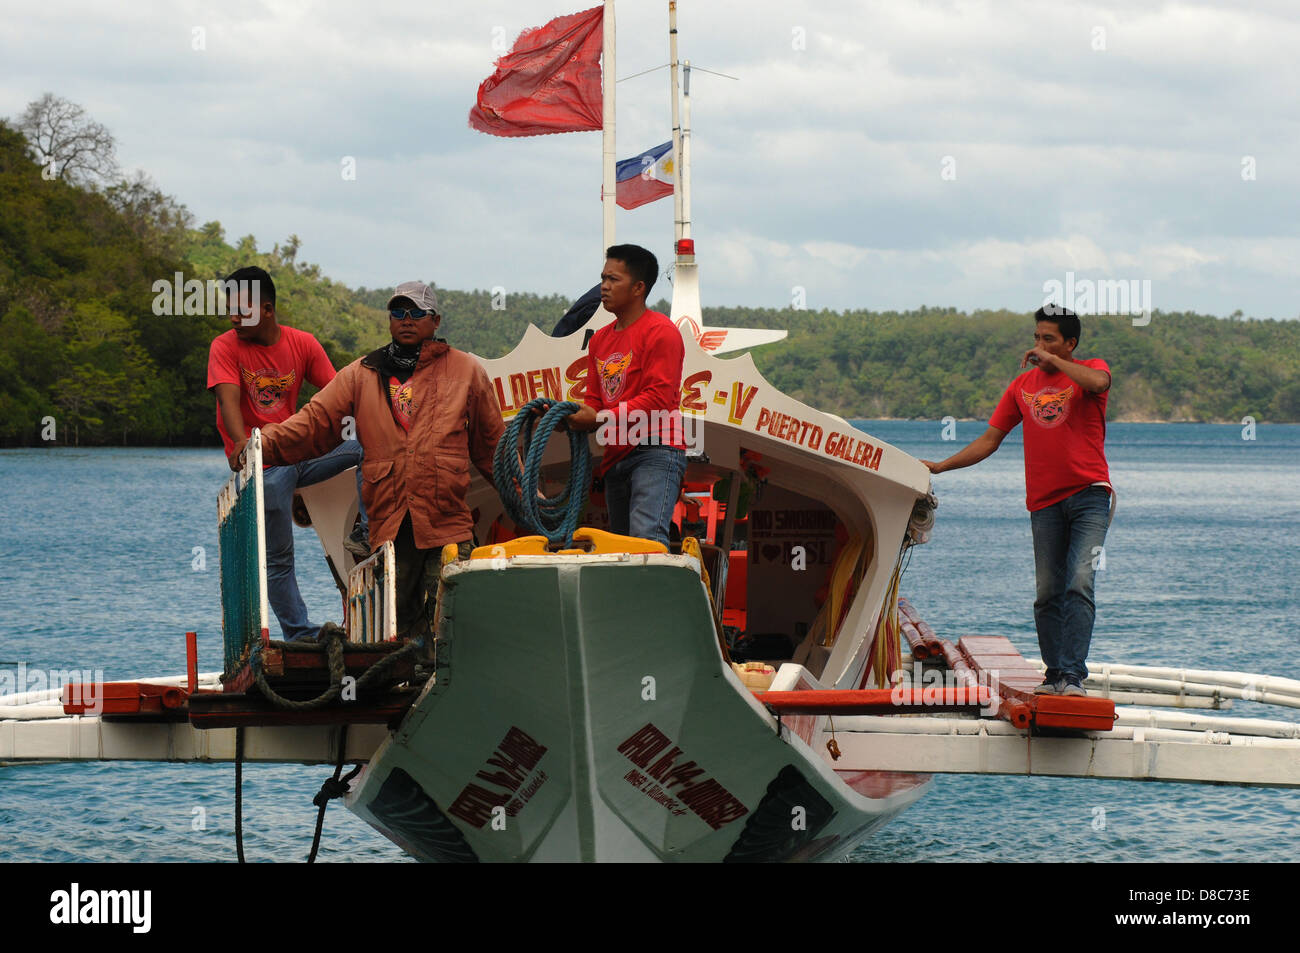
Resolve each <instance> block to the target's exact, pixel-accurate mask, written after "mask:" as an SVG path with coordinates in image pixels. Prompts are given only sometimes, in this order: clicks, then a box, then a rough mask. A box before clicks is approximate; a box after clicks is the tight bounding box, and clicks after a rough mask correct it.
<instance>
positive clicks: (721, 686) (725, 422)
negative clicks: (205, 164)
mask: <svg viewBox="0 0 1300 953" xmlns="http://www.w3.org/2000/svg"><path fill="white" fill-rule="evenodd" d="M607 8H608V5H607ZM674 8H675V5H672V4H670V10H673V9H674ZM674 15H675V14H674ZM609 31H610V32H611V33H612V16H611V20H610V24H609ZM607 35H608V34H607ZM672 37H673V43H674V44H675V37H676V32H675V23H674V29H673V32H672ZM607 51H608V53H609V54H610V56H611V58H612V48H611V47H609V46H607ZM676 66H677V58H676V50H675V46H674V48H673V52H672V67H673V77H674V84H673V86H674V124H675V126H676V118H677V114H676V106H677V100H676ZM607 69H608V70H611V71H612V66H610V65H609V64H608V63H607ZM685 102H686V103H687V104H689V98H687V99H686V100H685ZM611 108H612V107H611ZM611 125H612V124H611ZM675 132H677V131H676V130H675ZM674 142H675V152H674V155H675V156H676V157H680V158H681V160H682V162H681V166H680V167H681V170H682V175H681V179H680V182H679V188H678V190H677V191H678V202H679V213H678V215H677V216H676V221H677V231H676V244H675V252H676V255H675V270H674V276H673V300H672V315H671V317H672V319H673V320H674V322H675V323H676V324H677V326H678V328H679V329H680V330H681V332H682V336H683V338H684V340H685V345H686V360H685V367H684V371H683V382H682V393H681V403H680V410H681V413H682V415H683V418H684V419H685V420H686V421H687V422H688V424H689V426H690V430H689V431H688V433H689V435H690V437H691V440H690V442H691V444H692V450H693V452H692V453H691V455H690V457H689V464H688V468H687V474H686V486H685V489H684V499H685V501H686V502H684V503H683V504H681V505H679V507H678V513H677V519H678V525H679V526H680V528H681V530H682V535H683V537H684V538H683V541H682V543H681V544H674V546H673V547H672V549H671V550H670V549H668V548H667V547H664V546H662V545H660V544H658V543H654V542H651V541H648V540H644V539H636V538H629V537H622V536H615V535H613V534H611V533H609V532H608V518H607V515H606V512H605V509H604V506H603V501H602V500H601V499H600V498H599V497H598V496H593V497H591V499H590V501H589V503H588V504H587V506H586V508H585V511H584V512H583V515H582V520H581V522H582V524H583V528H581V529H579V530H578V531H577V532H576V533H574V534H573V537H572V539H571V540H568V541H566V543H565V544H564V545H562V546H561V547H559V548H557V547H555V546H552V545H549V544H548V543H547V540H546V539H545V538H544V537H540V536H530V535H526V534H525V532H524V531H523V530H521V528H520V527H519V526H517V525H515V523H514V521H512V520H511V519H510V518H509V516H508V515H507V512H506V508H505V506H504V505H503V503H502V500H501V498H500V497H499V496H498V495H497V493H496V491H495V490H494V489H493V487H492V486H491V485H490V484H488V483H487V481H485V480H483V479H482V478H481V477H480V476H479V475H478V474H476V473H475V474H471V483H470V489H469V496H468V502H469V505H470V506H471V508H472V509H473V510H474V512H475V514H476V516H475V518H476V536H477V538H478V539H479V540H481V541H483V542H484V545H483V546H480V547H479V548H478V549H476V550H475V551H474V552H473V553H472V555H471V557H470V558H468V559H464V560H461V559H458V558H456V555H457V554H456V552H455V547H451V548H450V550H449V551H448V552H446V553H445V554H444V558H443V563H444V564H443V568H442V573H441V579H440V583H439V588H438V593H437V614H436V618H437V630H436V633H434V638H433V639H432V644H429V645H417V644H415V643H408V644H406V645H400V644H399V643H398V642H397V641H396V630H395V620H394V613H393V595H392V577H393V572H392V567H393V554H392V547H391V545H388V546H385V547H384V549H383V550H381V551H380V552H378V553H376V554H375V555H374V556H372V557H371V558H370V559H368V560H366V561H365V562H363V563H361V564H359V565H358V564H356V563H354V561H353V559H352V556H351V555H350V554H349V553H347V552H346V551H345V550H344V548H343V546H342V540H343V539H344V538H345V536H346V535H347V534H348V531H349V530H350V529H351V527H352V524H353V520H354V518H355V515H356V509H357V504H356V498H355V480H354V475H353V474H352V473H351V472H347V473H343V474H340V475H338V476H337V477H335V478H334V479H332V480H330V481H327V482H325V483H322V484H318V485H316V486H313V487H309V488H305V489H303V490H301V491H300V493H301V496H302V499H303V502H304V504H305V508H306V511H307V513H308V515H309V519H310V524H311V525H312V526H313V527H314V528H315V530H316V531H317V533H318V535H319V536H320V539H321V544H322V546H323V548H324V550H325V556H326V559H327V561H328V563H329V565H330V568H331V571H332V572H333V574H334V577H335V580H336V582H337V583H338V585H339V589H340V592H341V594H342V596H343V603H344V618H345V623H344V628H343V629H342V630H339V629H338V628H337V627H333V626H327V627H326V630H324V631H323V633H322V638H321V640H320V641H319V642H317V643H307V644H303V643H283V642H279V641H274V640H272V639H270V637H269V629H268V619H267V600H266V564H265V535H264V529H263V523H262V506H261V460H260V456H261V453H260V442H259V439H258V437H257V436H256V434H255V436H254V438H253V440H252V441H250V444H249V460H248V463H247V466H246V467H245V469H244V470H243V471H242V472H241V473H239V474H235V475H234V476H233V477H232V478H231V480H230V481H229V483H228V484H227V485H226V486H225V487H223V488H222V490H221V492H220V494H219V501H218V517H219V524H220V535H221V571H222V609H223V629H224V644H225V659H224V668H223V671H222V672H221V673H206V674H200V673H199V671H198V664H197V659H196V653H195V647H194V646H195V639H194V637H193V634H192V633H191V634H190V637H189V640H188V655H189V658H188V671H187V673H186V674H185V675H183V676H178V677H174V678H164V679H143V680H139V681H135V682H124V683H112V684H109V685H99V686H78V685H70V686H65V687H64V688H62V689H61V690H58V689H56V690H51V691H46V692H28V693H26V694H22V695H12V696H8V697H0V761H8V762H21V761H77V760H91V761H94V760H102V761H111V760H137V761H204V762H214V761H235V762H236V763H240V762H244V761H248V762H288V763H298V764H334V765H335V773H334V777H333V779H331V781H329V782H327V784H326V790H324V791H323V792H322V796H321V797H319V798H318V799H317V802H318V803H320V804H321V805H322V808H321V809H322V811H323V810H324V807H323V805H324V803H325V801H326V799H327V798H328V797H329V796H332V795H343V796H344V802H345V804H346V805H347V806H348V807H349V808H350V809H351V810H353V811H354V812H356V813H357V814H359V815H360V816H361V817H363V818H365V819H366V820H367V821H368V822H369V823H370V824H372V825H373V826H374V827H375V828H376V829H377V830H379V831H380V832H381V833H383V834H384V835H385V836H386V837H388V838H390V839H391V840H392V841H394V842H395V843H396V844H398V845H399V846H401V847H402V848H403V849H404V850H405V851H407V852H408V853H409V854H411V855H412V856H414V857H417V858H419V859H421V860H429V861H446V862H458V861H471V862H472V861H489V860H491V861H607V860H615V861H761V860H837V859H840V858H842V857H844V856H845V855H847V854H848V853H849V852H850V851H852V850H853V848H854V847H856V846H857V845H858V844H860V843H861V842H862V841H863V840H864V839H866V838H867V837H868V836H869V835H870V834H871V832H872V831H873V830H875V829H876V828H878V827H879V826H881V825H882V824H885V823H886V822H888V821H889V820H890V818H892V817H894V816H895V815H897V814H898V813H899V812H901V811H903V810H905V809H906V808H907V807H908V806H909V805H911V804H912V803H914V802H915V801H916V800H917V799H918V798H920V797H921V796H923V794H924V793H925V790H926V787H927V785H928V784H929V782H930V779H931V777H932V776H933V775H935V774H942V773H954V774H1014V775H1048V776H1058V777H1078V778H1113V779H1131V780H1163V781H1186V782H1203V783H1228V784H1243V785H1266V786H1276V787H1300V725H1298V724H1295V723H1292V722H1283V721H1271V720H1262V719H1252V718H1227V717H1223V716H1221V715H1218V714H1209V713H1206V712H1205V711H1204V709H1225V708H1228V707H1230V706H1231V705H1232V703H1233V701H1235V700H1243V701H1254V702H1259V703H1264V704H1271V705H1283V706H1289V707H1300V681H1297V680H1294V679H1286V678H1270V677H1266V676H1262V675H1252V674H1246V673H1237V672H1217V671H1189V670H1181V669H1151V668H1142V667H1138V666H1122V665H1118V664H1100V665H1097V671H1096V672H1095V673H1094V674H1093V676H1092V677H1091V678H1090V679H1089V680H1088V682H1087V688H1088V690H1089V695H1088V696H1087V697H1055V696H1045V697H1044V696H1034V695H1033V694H1032V688H1033V686H1034V685H1036V684H1037V683H1038V682H1039V681H1041V678H1042V675H1041V671H1042V666H1041V664H1040V663H1038V662H1037V661H1035V660H1030V659H1025V658H1023V657H1022V656H1021V655H1020V654H1019V653H1018V652H1017V651H1016V649H1015V648H1014V647H1013V646H1012V644H1011V643H1010V641H1009V640H1007V639H1006V638H1004V637H1001V636H997V635H963V636H961V637H958V638H956V639H955V640H950V639H947V638H944V637H941V636H939V635H937V634H936V633H935V632H934V631H933V630H932V629H931V628H930V627H929V626H928V625H927V624H926V623H925V621H924V620H923V619H922V618H921V616H920V614H919V612H918V611H917V609H916V608H914V607H913V606H912V605H911V604H910V603H909V602H908V600H906V599H902V598H900V597H899V587H900V579H901V576H902V572H903V569H904V567H905V565H906V563H907V559H908V556H909V550H910V548H911V547H912V546H914V545H917V544H920V543H923V542H925V540H926V539H927V538H928V535H929V532H930V528H931V525H932V522H933V517H934V509H935V505H936V501H935V498H934V497H933V495H932V494H931V491H930V474H929V471H928V470H927V469H926V467H925V466H924V465H923V464H922V463H921V462H920V461H919V460H917V459H915V458H913V457H912V456H910V455H908V454H907V453H905V452H903V451H901V450H899V449H898V448H896V447H893V446H890V445H889V444H887V443H885V442H883V441H881V440H879V439H877V438H875V437H873V436H871V435H870V434H867V433H864V432H862V431H860V430H858V429H857V428H855V427H853V426H851V425H850V424H849V423H848V422H847V421H845V420H843V419H842V418H840V417H837V416H835V415H833V414H829V413H825V412H822V411H819V410H817V409H815V408H813V407H809V406H807V405H805V404H802V403H800V402H798V401H796V400H794V399H792V398H790V397H788V396H787V395H785V394H782V393H781V392H780V391H778V390H777V389H776V388H775V387H773V386H772V385H771V384H770V383H769V382H768V381H766V380H765V379H764V378H763V377H762V375H761V374H760V373H759V372H758V370H757V369H756V368H755V366H754V363H753V360H752V359H751V357H750V356H749V355H748V354H747V353H745V354H741V355H740V356H733V357H730V358H724V357H722V355H724V354H728V353H731V352H735V351H737V350H741V349H745V348H752V347H755V346H759V345H762V344H764V343H767V342H769V341H772V340H779V339H780V338H781V337H784V333H785V332H783V331H761V330H753V329H736V328H730V329H729V328H708V327H705V326H704V324H703V320H702V316H701V310H700V305H699V301H700V299H699V281H698V271H697V266H696V261H695V254H694V251H695V249H694V243H693V241H692V239H691V235H690V214H689V195H688V193H687V192H686V183H687V181H688V170H689V109H687V112H686V122H685V124H684V126H683V127H682V128H681V130H680V132H679V133H677V134H675V136H674ZM610 151H611V152H612V150H610ZM607 167H608V164H607ZM610 182H611V180H609V179H607V186H609V185H610ZM607 191H612V189H607ZM606 205H607V218H606V222H607V228H608V225H609V223H610V222H612V212H611V211H609V209H610V206H609V203H608V201H607V203H606ZM606 235H607V238H608V237H609V235H610V232H609V231H607V233H606ZM610 243H612V242H609V241H607V242H606V244H610ZM609 320H612V315H609V314H607V313H605V312H603V311H602V312H598V314H597V316H596V317H595V318H594V319H593V320H592V322H591V325H590V327H591V328H592V329H594V328H596V327H598V326H599V325H600V324H601V323H602V322H604V321H609ZM588 337H589V332H587V333H575V334H572V335H569V336H568V337H563V338H552V337H548V336H547V335H545V334H543V333H542V332H540V331H539V330H538V329H537V328H535V327H529V328H528V330H527V332H526V333H525V334H524V337H523V339H522V341H521V342H520V343H519V345H518V346H517V347H516V348H515V349H514V351H512V352H511V353H510V354H509V355H507V356H505V357H503V358H500V359H497V360H483V361H482V363H483V364H484V366H485V367H486V369H487V371H488V374H489V376H490V377H491V379H492V380H493V382H494V384H495V387H496V391H497V396H498V398H499V401H500V404H501V408H502V412H503V416H504V417H505V418H506V419H508V420H509V419H511V418H513V417H514V416H515V414H517V413H519V411H520V410H521V408H523V407H524V406H525V405H527V404H528V403H529V402H530V401H533V400H535V399H537V398H539V397H544V398H549V399H551V400H555V401H563V400H576V401H580V400H581V399H582V395H583V393H584V391H585V387H586V380H585V374H586V354H585V346H586V342H587V339H588ZM593 439H594V438H593ZM597 449H598V448H597ZM539 466H540V478H541V480H542V481H543V484H544V485H545V486H546V487H547V491H548V492H552V491H554V490H556V488H558V487H560V486H561V485H563V484H564V483H565V482H566V480H567V479H568V475H569V466H570V462H569V454H568V453H567V452H566V448H565V447H564V446H562V445H560V442H559V441H555V442H553V443H551V444H548V445H547V446H546V449H545V452H544V454H543V455H542V456H541V458H540V464H539ZM1137 705H1142V706H1155V707H1156V708H1165V709H1169V708H1174V709H1183V710H1180V711H1158V710H1154V709H1153V708H1150V707H1142V708H1139V707H1134V706H1137ZM1188 709H1191V710H1190V711H1189V710H1188ZM345 764H352V765H355V766H358V768H359V770H356V769H354V772H353V773H352V774H350V775H349V776H348V777H346V778H341V777H340V774H341V770H342V767H343V766H344V765H345ZM318 833H319V829H318ZM313 854H314V850H313Z"/></svg>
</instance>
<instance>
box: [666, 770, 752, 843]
mask: <svg viewBox="0 0 1300 953" xmlns="http://www.w3.org/2000/svg"><path fill="white" fill-rule="evenodd" d="M678 797H679V798H680V799H681V802H682V803H683V804H685V805H686V806H687V807H689V808H690V809H691V810H692V811H693V812H695V814H696V815H698V816H699V818H700V820H702V821H704V823H706V824H708V825H709V826H710V827H712V828H713V829H714V830H717V829H718V828H720V827H721V826H722V825H723V824H727V823H729V822H731V821H734V820H735V819H736V818H738V817H743V816H744V815H746V814H748V813H749V808H747V807H745V805H743V804H741V803H740V802H739V801H737V800H736V799H735V798H734V797H733V796H732V794H731V792H730V791H728V790H727V789H726V788H724V787H723V786H722V785H721V784H719V783H718V782H717V781H714V780H713V779H712V778H710V779H709V780H707V781H702V782H701V783H699V784H695V785H692V786H691V787H689V788H687V789H685V790H683V791H682V792H681V793H680V794H679V795H678Z"/></svg>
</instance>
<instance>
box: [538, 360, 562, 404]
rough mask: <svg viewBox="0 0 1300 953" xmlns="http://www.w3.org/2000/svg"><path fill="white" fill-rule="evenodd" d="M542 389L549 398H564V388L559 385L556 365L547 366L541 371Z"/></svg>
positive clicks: (558, 370)
mask: <svg viewBox="0 0 1300 953" xmlns="http://www.w3.org/2000/svg"><path fill="white" fill-rule="evenodd" d="M542 390H543V391H544V392H545V394H546V396H547V397H549V398H551V400H564V388H563V387H561V386H560V369H559V368H558V367H548V368H546V369H544V370H543V371H542Z"/></svg>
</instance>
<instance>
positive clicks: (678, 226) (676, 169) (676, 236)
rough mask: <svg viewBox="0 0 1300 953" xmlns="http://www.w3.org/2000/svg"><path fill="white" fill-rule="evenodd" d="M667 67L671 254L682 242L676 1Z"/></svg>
mask: <svg viewBox="0 0 1300 953" xmlns="http://www.w3.org/2000/svg"><path fill="white" fill-rule="evenodd" d="M668 66H669V70H668V72H669V81H668V82H669V86H670V92H671V100H672V104H673V254H674V255H676V253H677V243H678V242H679V241H681V240H682V238H683V235H682V186H681V177H682V124H681V119H680V118H679V116H678V111H677V110H678V106H677V102H678V97H679V95H680V93H679V92H678V84H677V0H668Z"/></svg>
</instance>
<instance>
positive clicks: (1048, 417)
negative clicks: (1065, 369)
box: [1020, 384, 1074, 428]
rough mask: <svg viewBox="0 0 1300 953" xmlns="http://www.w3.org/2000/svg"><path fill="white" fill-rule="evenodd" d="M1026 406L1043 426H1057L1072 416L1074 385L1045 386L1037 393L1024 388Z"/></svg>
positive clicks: (1023, 394)
mask: <svg viewBox="0 0 1300 953" xmlns="http://www.w3.org/2000/svg"><path fill="white" fill-rule="evenodd" d="M1020 396H1021V397H1022V398H1024V401H1025V406H1026V407H1027V408H1028V409H1029V415H1030V416H1031V417H1033V418H1034V422H1035V423H1036V424H1038V425H1039V426H1042V427H1048V428H1051V427H1056V426H1059V425H1060V424H1063V423H1065V419H1066V418H1067V417H1069V416H1070V398H1071V397H1073V396H1074V385H1073V384H1071V385H1070V386H1069V387H1065V388H1060V387H1044V388H1043V389H1042V390H1040V391H1038V392H1037V393H1035V394H1031V393H1029V391H1026V390H1022V391H1021V392H1020Z"/></svg>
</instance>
